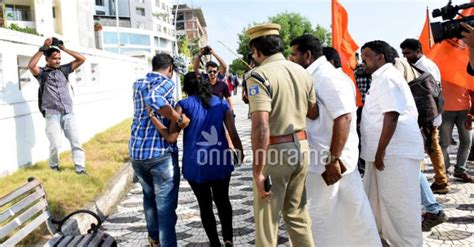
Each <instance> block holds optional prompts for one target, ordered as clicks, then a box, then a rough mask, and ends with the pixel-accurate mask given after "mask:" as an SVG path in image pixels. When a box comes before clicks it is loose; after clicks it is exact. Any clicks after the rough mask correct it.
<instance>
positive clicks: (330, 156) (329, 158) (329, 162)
mask: <svg viewBox="0 0 474 247" xmlns="http://www.w3.org/2000/svg"><path fill="white" fill-rule="evenodd" d="M336 160H339V157H337V156H334V155H332V154H329V156H328V157H327V159H326V164H325V165H329V164H332V163H334V162H335V161H336Z"/></svg>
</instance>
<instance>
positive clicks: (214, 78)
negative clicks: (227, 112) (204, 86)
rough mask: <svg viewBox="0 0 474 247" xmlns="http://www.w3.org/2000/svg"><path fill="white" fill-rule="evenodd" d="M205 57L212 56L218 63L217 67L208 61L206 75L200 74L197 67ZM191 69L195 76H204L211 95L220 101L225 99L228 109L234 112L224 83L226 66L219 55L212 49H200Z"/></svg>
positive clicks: (207, 47)
mask: <svg viewBox="0 0 474 247" xmlns="http://www.w3.org/2000/svg"><path fill="white" fill-rule="evenodd" d="M209 50H210V51H209ZM207 52H209V54H206V53H207ZM205 55H211V56H214V57H215V58H216V59H217V61H218V62H219V66H218V65H217V64H216V63H215V62H213V61H209V62H207V63H206V73H202V74H201V73H200V71H199V65H200V63H201V58H202V56H205ZM193 69H194V72H195V73H196V74H198V75H200V76H204V77H205V78H207V79H208V80H209V83H210V84H211V92H212V94H214V95H216V96H218V97H219V98H221V99H223V98H225V99H226V101H227V103H228V104H229V107H230V109H231V110H234V106H233V105H232V100H231V94H230V91H229V87H228V86H227V83H226V71H227V65H226V63H225V62H224V60H222V58H221V57H219V55H217V53H216V52H215V51H214V50H213V49H212V48H210V47H209V46H206V47H204V48H201V50H200V52H199V54H198V56H197V57H196V59H195V60H194V64H193Z"/></svg>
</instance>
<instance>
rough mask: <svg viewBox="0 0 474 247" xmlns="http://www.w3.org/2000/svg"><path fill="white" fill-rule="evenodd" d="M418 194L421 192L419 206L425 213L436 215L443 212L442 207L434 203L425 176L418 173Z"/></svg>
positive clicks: (434, 199) (434, 200)
mask: <svg viewBox="0 0 474 247" xmlns="http://www.w3.org/2000/svg"><path fill="white" fill-rule="evenodd" d="M420 192H421V204H422V205H423V206H424V207H425V209H426V212H428V213H432V214H438V213H439V211H441V210H443V206H441V204H439V203H438V202H437V201H436V198H435V196H434V195H433V192H432V191H431V188H430V184H429V183H428V179H426V175H425V174H423V173H422V172H421V171H420Z"/></svg>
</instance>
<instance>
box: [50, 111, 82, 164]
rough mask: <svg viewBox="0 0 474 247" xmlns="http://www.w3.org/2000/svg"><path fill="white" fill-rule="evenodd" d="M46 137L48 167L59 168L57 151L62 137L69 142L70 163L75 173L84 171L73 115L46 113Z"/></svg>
mask: <svg viewBox="0 0 474 247" xmlns="http://www.w3.org/2000/svg"><path fill="white" fill-rule="evenodd" d="M45 119H46V136H47V137H48V139H49V167H51V168H53V167H58V166H59V150H60V147H61V138H62V133H61V131H64V135H65V136H66V138H67V139H68V140H69V143H70V144H71V149H72V161H73V162H74V166H75V169H76V171H78V172H79V171H83V170H85V168H86V167H85V155H84V149H82V146H81V142H80V141H79V133H78V129H77V124H76V121H75V119H74V114H73V113H68V114H50V113H47V114H46V116H45Z"/></svg>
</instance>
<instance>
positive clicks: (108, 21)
mask: <svg viewBox="0 0 474 247" xmlns="http://www.w3.org/2000/svg"><path fill="white" fill-rule="evenodd" d="M94 20H95V21H96V22H99V23H100V24H101V25H102V26H106V27H116V26H117V21H116V19H115V16H97V15H95V16H94ZM119 27H132V22H131V21H130V18H126V17H119Z"/></svg>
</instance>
